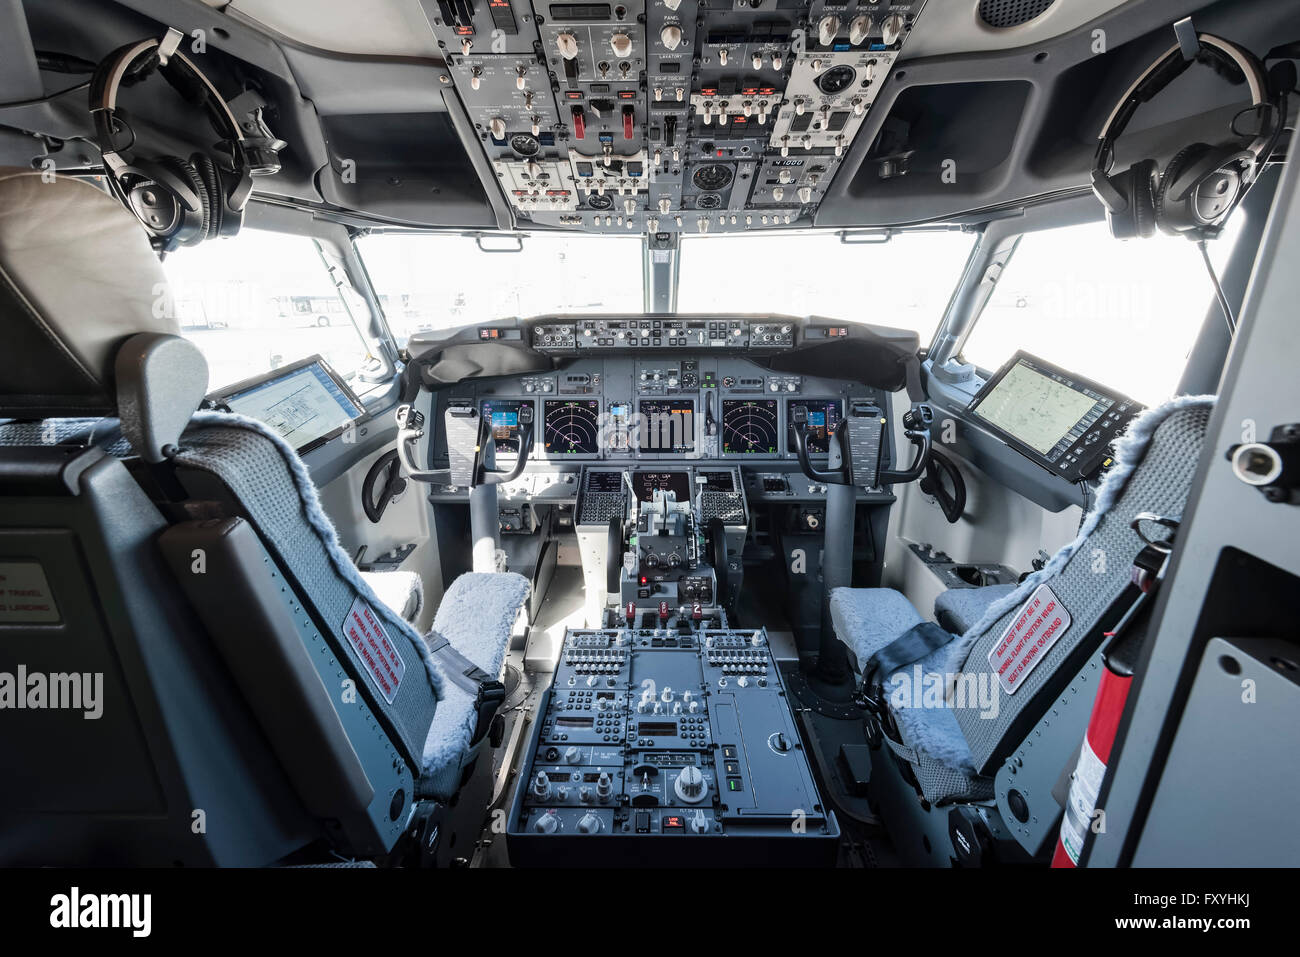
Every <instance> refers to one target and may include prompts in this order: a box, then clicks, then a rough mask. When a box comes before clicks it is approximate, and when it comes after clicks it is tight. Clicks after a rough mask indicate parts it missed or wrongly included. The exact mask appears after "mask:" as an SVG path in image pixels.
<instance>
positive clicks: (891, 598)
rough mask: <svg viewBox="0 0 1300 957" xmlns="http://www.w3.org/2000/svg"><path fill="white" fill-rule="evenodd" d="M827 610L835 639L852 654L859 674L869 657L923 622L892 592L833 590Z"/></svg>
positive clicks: (901, 598) (910, 607) (911, 606)
mask: <svg viewBox="0 0 1300 957" xmlns="http://www.w3.org/2000/svg"><path fill="white" fill-rule="evenodd" d="M830 606H831V625H832V626H833V627H834V628H835V636H836V637H837V638H839V640H840V641H842V642H843V643H844V644H845V645H847V646H848V648H849V651H850V652H852V653H853V656H854V658H856V659H857V670H858V671H859V672H860V671H861V670H862V668H863V666H864V665H866V663H867V660H868V659H869V658H870V657H871V656H872V655H874V654H875V653H876V652H877V651H879V650H880V649H881V648H883V647H885V645H887V644H889V643H890V642H891V641H893V640H894V639H895V638H897V637H898V636H899V635H901V634H902V633H903V632H905V631H907V630H908V629H909V628H911V627H913V626H914V625H919V624H920V623H921V622H922V621H923V620H924V619H922V618H921V613H920V612H918V611H917V610H916V608H915V607H914V606H913V605H912V603H911V602H910V601H908V600H907V599H906V598H905V597H904V596H903V593H902V592H899V591H895V590H894V589H892V588H836V589H834V590H833V591H832V592H831V601H830Z"/></svg>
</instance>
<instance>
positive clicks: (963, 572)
mask: <svg viewBox="0 0 1300 957" xmlns="http://www.w3.org/2000/svg"><path fill="white" fill-rule="evenodd" d="M952 572H953V574H954V575H956V576H957V577H958V578H960V579H961V580H962V581H964V582H965V583H966V584H967V585H974V586H975V587H977V588H982V587H983V586H985V585H987V584H988V583H989V582H988V578H987V576H985V574H984V572H983V571H982V570H981V569H980V567H979V566H978V565H954V566H952Z"/></svg>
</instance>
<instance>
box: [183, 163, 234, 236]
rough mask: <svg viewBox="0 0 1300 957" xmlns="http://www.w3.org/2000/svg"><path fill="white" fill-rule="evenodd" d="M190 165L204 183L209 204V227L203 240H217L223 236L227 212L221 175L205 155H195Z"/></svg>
mask: <svg viewBox="0 0 1300 957" xmlns="http://www.w3.org/2000/svg"><path fill="white" fill-rule="evenodd" d="M190 165H191V166H193V167H194V170H195V172H197V173H198V175H199V179H201V180H202V181H203V187H204V192H205V194H206V195H205V199H206V200H207V204H208V210H209V216H208V226H207V230H206V232H205V234H204V237H203V238H204V239H216V238H217V237H218V236H220V235H221V230H222V222H223V220H224V218H225V211H226V204H225V197H224V196H223V195H222V190H221V174H220V172H219V171H218V170H217V167H216V164H214V163H213V162H212V160H211V159H209V158H208V156H207V155H206V154H204V153H195V154H194V155H193V156H191V157H190Z"/></svg>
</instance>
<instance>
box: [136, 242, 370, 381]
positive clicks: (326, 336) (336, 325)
mask: <svg viewBox="0 0 1300 957" xmlns="http://www.w3.org/2000/svg"><path fill="white" fill-rule="evenodd" d="M163 271H164V273H165V274H166V276H167V281H168V285H169V289H168V295H169V297H170V302H167V303H163V304H160V308H164V307H165V308H170V309H171V310H172V313H173V315H175V316H176V318H177V320H178V322H179V323H180V327H181V330H182V331H183V332H184V334H185V336H186V338H188V339H190V340H191V341H193V342H194V343H195V344H196V345H198V347H199V350H200V351H201V352H202V353H203V355H204V358H206V359H207V361H208V385H209V386H211V387H213V388H215V387H217V386H223V385H230V384H232V383H235V382H238V381H239V380H241V379H246V378H249V377H251V376H256V375H261V374H263V373H266V372H270V371H271V370H273V369H278V368H280V367H281V366H285V365H288V364H289V363H291V362H295V361H297V360H298V359H303V358H306V357H307V356H311V355H316V354H319V355H321V356H323V357H324V358H325V360H326V361H327V362H329V364H330V365H331V366H333V368H334V370H335V371H336V372H338V373H339V375H341V376H343V377H344V378H346V379H348V380H349V381H350V382H352V384H353V386H354V387H358V388H359V387H360V384H359V383H358V382H356V381H355V377H356V374H357V372H358V371H359V370H360V369H361V368H362V367H363V366H364V365H365V363H366V360H367V358H368V356H369V351H368V348H367V345H366V341H365V339H363V338H362V337H361V335H360V333H359V332H358V331H357V327H356V324H355V322H354V316H364V315H365V311H366V307H365V303H364V301H362V300H361V299H359V298H358V297H357V296H356V294H355V293H353V292H352V291H351V290H350V289H346V288H345V289H339V288H336V287H335V285H334V283H333V282H331V281H330V274H329V271H328V270H327V269H326V268H325V264H324V262H322V261H321V255H320V252H319V251H318V249H317V247H316V243H315V242H314V241H313V240H312V239H311V238H310V237H308V236H296V235H290V234H288V233H272V232H264V231H262V230H258V229H246V230H243V231H242V232H240V234H239V235H238V236H234V237H232V238H228V239H222V240H220V241H217V242H207V243H204V244H203V245H201V246H195V247H192V248H191V247H184V246H182V247H181V248H180V249H178V250H176V251H175V252H173V253H171V254H170V255H168V256H167V258H166V259H165V260H163Z"/></svg>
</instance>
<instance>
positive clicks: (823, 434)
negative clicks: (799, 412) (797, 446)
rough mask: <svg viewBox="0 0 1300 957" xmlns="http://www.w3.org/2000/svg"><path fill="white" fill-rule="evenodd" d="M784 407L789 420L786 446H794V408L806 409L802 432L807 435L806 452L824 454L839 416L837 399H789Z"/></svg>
mask: <svg viewBox="0 0 1300 957" xmlns="http://www.w3.org/2000/svg"><path fill="white" fill-rule="evenodd" d="M786 409H787V413H786V414H787V416H788V417H789V420H790V422H791V426H790V435H789V438H788V439H787V441H786V446H787V447H788V448H790V449H793V448H794V425H793V422H794V410H795V409H807V410H808V426H807V428H806V429H805V430H804V434H805V435H806V436H807V437H808V439H807V441H808V454H809V455H825V454H826V453H827V452H829V451H830V447H831V446H830V437H831V435H832V434H833V433H834V432H835V426H836V425H838V424H839V421H840V417H841V411H840V410H841V405H840V400H839V399H791V400H790V402H789V404H788V405H787V406H786Z"/></svg>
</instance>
